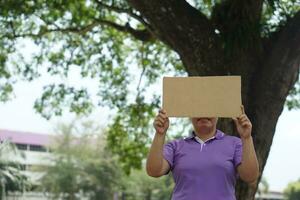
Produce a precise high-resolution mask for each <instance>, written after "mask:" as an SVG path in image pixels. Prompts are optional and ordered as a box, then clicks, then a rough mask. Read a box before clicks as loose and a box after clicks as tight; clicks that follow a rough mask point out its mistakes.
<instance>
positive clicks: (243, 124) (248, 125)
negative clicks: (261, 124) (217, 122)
mask: <svg viewBox="0 0 300 200" xmlns="http://www.w3.org/2000/svg"><path fill="white" fill-rule="evenodd" d="M241 126H242V127H251V124H250V123H249V122H243V123H241Z"/></svg>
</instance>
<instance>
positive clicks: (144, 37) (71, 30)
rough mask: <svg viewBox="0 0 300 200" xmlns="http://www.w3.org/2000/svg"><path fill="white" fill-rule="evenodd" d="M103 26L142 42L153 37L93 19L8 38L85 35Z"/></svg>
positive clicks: (147, 32)
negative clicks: (78, 25) (54, 34)
mask: <svg viewBox="0 0 300 200" xmlns="http://www.w3.org/2000/svg"><path fill="white" fill-rule="evenodd" d="M100 25H105V26H109V27H112V28H114V29H116V30H118V31H120V32H124V33H128V34H130V35H131V36H133V37H134V38H135V39H138V40H141V41H143V42H148V41H152V40H154V37H153V35H152V34H151V33H150V32H149V31H148V30H147V29H144V30H136V29H133V28H132V27H131V26H130V25H129V24H126V25H119V24H117V23H115V22H111V21H108V20H104V19H95V21H94V22H92V23H91V24H88V25H86V26H82V27H67V28H54V29H41V30H40V31H39V32H38V33H37V34H34V33H25V34H14V35H12V36H10V37H13V38H19V37H42V36H43V35H45V34H48V33H52V32H61V33H77V34H81V35H83V34H86V33H87V32H89V31H91V30H92V29H93V28H94V27H97V26H100Z"/></svg>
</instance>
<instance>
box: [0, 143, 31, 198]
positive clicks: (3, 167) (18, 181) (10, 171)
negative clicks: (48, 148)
mask: <svg viewBox="0 0 300 200" xmlns="http://www.w3.org/2000/svg"><path fill="white" fill-rule="evenodd" d="M8 155H10V156H24V155H22V154H21V153H20V152H19V151H18V150H17V149H16V147H15V146H14V145H13V144H12V143H10V142H9V141H7V140H4V141H0V200H1V199H2V198H3V196H5V195H6V193H7V192H16V191H18V192H23V191H25V190H26V189H29V188H30V185H31V183H30V181H29V180H28V177H27V176H26V175H25V174H24V173H22V171H21V170H22V165H21V164H20V163H18V162H13V161H10V160H8V159H7V156H8Z"/></svg>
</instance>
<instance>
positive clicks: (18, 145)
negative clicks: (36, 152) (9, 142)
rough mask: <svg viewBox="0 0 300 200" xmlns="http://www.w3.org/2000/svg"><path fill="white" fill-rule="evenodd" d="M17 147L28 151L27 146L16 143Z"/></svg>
mask: <svg viewBox="0 0 300 200" xmlns="http://www.w3.org/2000/svg"><path fill="white" fill-rule="evenodd" d="M16 146H17V148H18V149H19V150H27V144H19V143H16Z"/></svg>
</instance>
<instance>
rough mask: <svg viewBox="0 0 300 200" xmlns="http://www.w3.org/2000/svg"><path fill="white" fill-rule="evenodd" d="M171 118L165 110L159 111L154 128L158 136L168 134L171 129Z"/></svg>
mask: <svg viewBox="0 0 300 200" xmlns="http://www.w3.org/2000/svg"><path fill="white" fill-rule="evenodd" d="M169 123H170V122H169V118H168V116H167V113H166V111H165V110H159V112H158V115H157V116H156V117H155V120H154V123H153V126H154V128H155V130H156V133H158V134H161V135H163V134H166V132H167V130H168V128H169Z"/></svg>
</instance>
